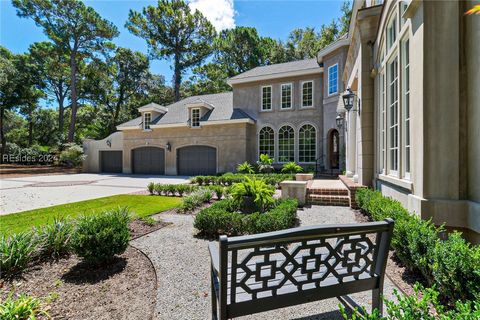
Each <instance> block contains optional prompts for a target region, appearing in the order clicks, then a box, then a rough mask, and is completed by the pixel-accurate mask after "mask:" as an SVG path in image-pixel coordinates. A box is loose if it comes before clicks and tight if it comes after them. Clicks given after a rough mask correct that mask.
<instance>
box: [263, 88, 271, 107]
mask: <svg viewBox="0 0 480 320" xmlns="http://www.w3.org/2000/svg"><path fill="white" fill-rule="evenodd" d="M262 110H272V87H271V86H268V87H262Z"/></svg>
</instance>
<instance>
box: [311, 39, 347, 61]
mask: <svg viewBox="0 0 480 320" xmlns="http://www.w3.org/2000/svg"><path fill="white" fill-rule="evenodd" d="M349 45H350V39H349V38H346V39H341V40H338V41H335V42H334V43H332V44H330V45H328V46H326V47H325V48H323V49H322V50H320V51H319V52H318V54H317V61H318V63H321V62H322V61H323V57H324V56H326V55H327V54H330V53H332V52H334V51H335V50H338V49H340V48H342V47H347V46H349Z"/></svg>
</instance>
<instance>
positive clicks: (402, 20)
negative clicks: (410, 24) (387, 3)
mask: <svg viewBox="0 0 480 320" xmlns="http://www.w3.org/2000/svg"><path fill="white" fill-rule="evenodd" d="M407 7H408V4H407V2H406V1H401V2H400V3H399V8H400V27H403V25H404V24H405V21H406V19H405V18H404V17H403V14H404V13H405V11H406V10H407Z"/></svg>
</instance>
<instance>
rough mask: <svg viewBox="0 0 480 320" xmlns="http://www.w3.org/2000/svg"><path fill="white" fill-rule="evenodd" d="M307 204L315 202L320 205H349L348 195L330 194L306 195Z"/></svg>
mask: <svg viewBox="0 0 480 320" xmlns="http://www.w3.org/2000/svg"><path fill="white" fill-rule="evenodd" d="M307 203H308V204H316V205H322V206H344V207H348V206H350V197H349V196H331V195H318V194H309V195H307Z"/></svg>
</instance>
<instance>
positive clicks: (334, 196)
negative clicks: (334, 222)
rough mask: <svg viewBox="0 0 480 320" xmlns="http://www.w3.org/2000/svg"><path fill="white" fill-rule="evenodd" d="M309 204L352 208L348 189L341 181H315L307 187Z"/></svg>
mask: <svg viewBox="0 0 480 320" xmlns="http://www.w3.org/2000/svg"><path fill="white" fill-rule="evenodd" d="M306 202H307V203H308V204H314V205H322V206H344V207H348V206H350V195H349V191H348V189H347V187H345V186H344V185H343V183H342V182H341V181H339V180H313V181H311V183H309V185H308V186H307V201H306Z"/></svg>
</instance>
